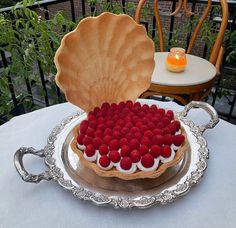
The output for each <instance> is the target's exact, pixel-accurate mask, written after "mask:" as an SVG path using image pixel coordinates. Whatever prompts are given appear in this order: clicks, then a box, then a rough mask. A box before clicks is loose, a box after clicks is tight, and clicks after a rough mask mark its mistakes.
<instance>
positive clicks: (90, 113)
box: [87, 111, 96, 121]
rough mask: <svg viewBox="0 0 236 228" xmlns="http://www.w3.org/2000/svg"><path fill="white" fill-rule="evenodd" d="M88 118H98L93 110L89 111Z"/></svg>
mask: <svg viewBox="0 0 236 228" xmlns="http://www.w3.org/2000/svg"><path fill="white" fill-rule="evenodd" d="M87 119H88V120H87V121H92V120H96V118H95V114H94V113H93V111H91V112H89V114H88V118H87Z"/></svg>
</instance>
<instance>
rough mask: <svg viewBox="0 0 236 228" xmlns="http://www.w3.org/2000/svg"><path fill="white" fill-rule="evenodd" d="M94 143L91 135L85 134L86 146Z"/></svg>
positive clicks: (84, 141)
mask: <svg viewBox="0 0 236 228" xmlns="http://www.w3.org/2000/svg"><path fill="white" fill-rule="evenodd" d="M92 143H93V139H92V138H91V137H89V136H85V137H84V139H83V144H84V145H85V146H87V145H89V144H92Z"/></svg>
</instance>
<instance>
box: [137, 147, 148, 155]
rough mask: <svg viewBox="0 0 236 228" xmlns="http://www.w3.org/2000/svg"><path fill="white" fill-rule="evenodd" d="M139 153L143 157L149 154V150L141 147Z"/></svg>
mask: <svg viewBox="0 0 236 228" xmlns="http://www.w3.org/2000/svg"><path fill="white" fill-rule="evenodd" d="M139 151H140V154H141V156H143V155H145V154H147V153H148V151H149V148H148V147H147V146H146V145H141V146H140V147H139Z"/></svg>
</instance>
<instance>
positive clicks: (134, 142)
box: [129, 139, 139, 150]
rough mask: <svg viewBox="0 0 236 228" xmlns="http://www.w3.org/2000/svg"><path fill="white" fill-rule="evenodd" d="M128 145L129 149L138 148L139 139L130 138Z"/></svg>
mask: <svg viewBox="0 0 236 228" xmlns="http://www.w3.org/2000/svg"><path fill="white" fill-rule="evenodd" d="M129 147H130V149H131V150H134V149H138V148H139V141H138V140H137V139H131V140H130V142H129Z"/></svg>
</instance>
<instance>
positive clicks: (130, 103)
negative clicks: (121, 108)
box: [125, 100, 133, 109]
mask: <svg viewBox="0 0 236 228" xmlns="http://www.w3.org/2000/svg"><path fill="white" fill-rule="evenodd" d="M125 107H127V108H129V109H131V108H132V107H133V102H132V101H130V100H128V101H126V103H125Z"/></svg>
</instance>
